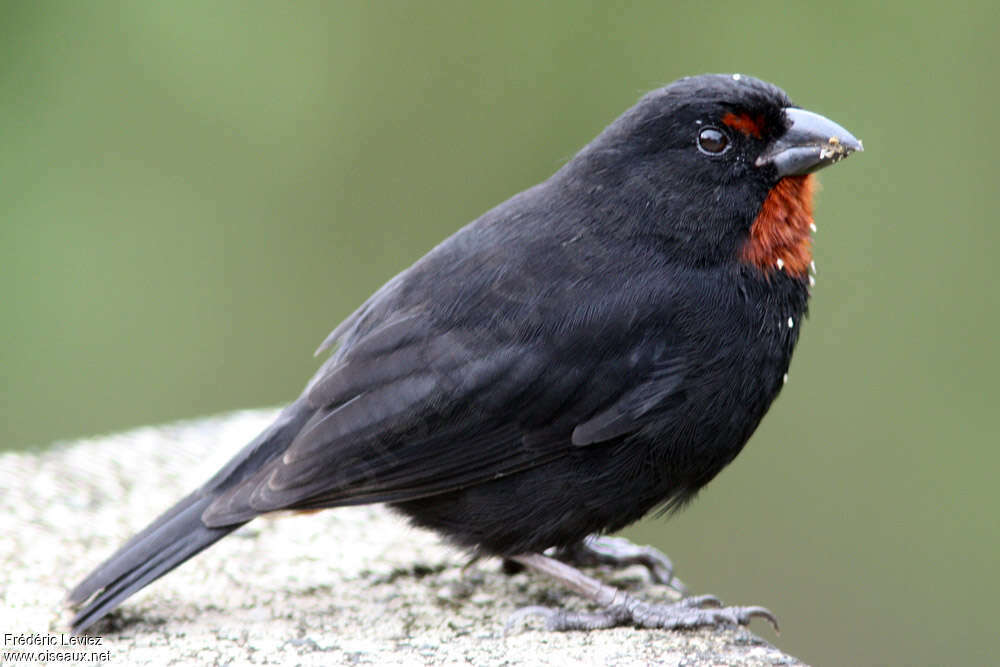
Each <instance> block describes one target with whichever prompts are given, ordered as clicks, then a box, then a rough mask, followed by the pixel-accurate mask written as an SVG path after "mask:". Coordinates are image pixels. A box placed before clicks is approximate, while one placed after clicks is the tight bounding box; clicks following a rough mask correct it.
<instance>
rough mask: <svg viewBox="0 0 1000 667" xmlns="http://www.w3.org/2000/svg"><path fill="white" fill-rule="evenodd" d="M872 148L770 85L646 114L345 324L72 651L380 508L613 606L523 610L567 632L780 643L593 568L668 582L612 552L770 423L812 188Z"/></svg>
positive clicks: (122, 558) (636, 557)
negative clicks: (632, 588) (138, 614)
mask: <svg viewBox="0 0 1000 667" xmlns="http://www.w3.org/2000/svg"><path fill="white" fill-rule="evenodd" d="M862 150H863V146H862V143H861V142H860V141H859V140H858V139H856V138H855V137H854V136H853V135H852V134H851V133H850V132H848V131H847V130H845V129H844V128H843V127H841V126H840V125H838V124H837V123H835V122H834V121H832V120H830V119H828V118H826V117H824V116H822V115H819V114H817V113H814V112H811V111H808V110H806V109H803V108H802V107H800V106H798V105H796V104H794V103H793V102H792V101H791V99H790V98H789V97H788V95H787V94H786V93H785V92H784V91H783V90H781V89H780V88H778V87H777V86H775V85H773V84H770V83H767V82H765V81H763V80H760V79H757V78H755V77H752V76H747V75H740V74H705V75H698V76H690V77H685V78H681V79H678V80H676V81H674V82H673V83H671V84H669V85H666V86H664V87H661V88H658V89H656V90H653V91H651V92H649V93H647V94H645V95H644V96H642V97H641V99H639V101H638V102H637V103H636V104H635V105H634V106H633V107H631V108H630V109H628V110H627V111H625V112H624V113H623V114H622V115H621V116H620V117H618V118H617V119H616V120H614V121H613V122H612V123H611V124H610V125H608V126H607V127H606V128H605V129H604V130H603V131H602V132H601V133H600V134H599V135H598V136H597V137H596V138H595V139H593V140H592V141H590V143H588V144H586V145H585V146H584V147H583V148H582V149H581V150H580V151H579V152H578V153H577V154H576V155H575V156H573V157H572V158H571V159H570V160H569V161H568V162H566V163H565V164H564V165H563V166H562V167H561V168H559V169H558V170H557V171H556V172H555V173H554V174H553V175H552V176H550V177H549V178H548V179H546V180H545V181H543V182H541V183H539V184H537V185H535V186H533V187H530V188H528V189H527V190H524V191H523V192H520V193H519V194H516V195H514V196H513V197H511V198H510V199H508V200H506V201H505V202H503V203H501V204H499V205H498V206H496V207H495V208H493V209H491V210H489V211H487V212H486V213H484V214H483V215H482V216H481V217H479V218H478V219H476V220H474V221H473V222H471V223H469V224H467V225H466V226H464V227H462V228H461V229H459V230H458V231H457V232H455V233H454V234H453V235H451V236H450V237H448V238H447V239H445V240H444V241H443V242H441V243H440V244H439V245H437V246H436V247H434V248H433V249H432V250H431V251H430V252H428V253H427V254H426V255H425V256H423V257H422V258H421V259H419V260H418V261H417V262H416V263H414V264H413V265H412V266H410V267H409V268H407V269H405V270H404V271H402V272H401V273H399V274H398V275H396V276H395V277H394V278H392V279H390V280H389V281H388V282H387V283H385V285H384V286H383V287H381V288H380V289H379V290H377V291H376V292H375V293H374V294H373V295H372V296H371V297H370V298H368V300H366V301H365V302H364V303H363V304H362V305H361V306H360V307H359V308H358V309H357V310H356V311H354V313H353V314H351V315H350V316H349V317H347V319H345V320H344V321H343V322H342V323H341V324H339V326H337V327H336V328H334V330H333V331H332V333H330V335H329V336H328V337H327V338H326V339H325V341H323V343H322V345H321V346H320V347H319V349H318V350H317V352H316V354H317V355H319V354H322V353H327V354H328V357H327V359H326V360H325V361H324V362H323V363H322V364H321V365H320V367H319V369H318V371H317V372H316V373H315V375H314V376H313V377H312V379H311V380H309V382H308V383H307V384H306V386H305V389H304V391H303V392H302V394H301V395H300V396H299V397H298V398H297V399H295V400H294V401H293V402H291V403H290V404H289V405H288V406H287V407H285V408H284V409H283V410H282V411H281V412H280V414H279V415H278V416H277V418H276V420H275V421H274V422H273V423H272V424H271V425H270V426H268V427H267V428H266V429H265V430H264V431H263V432H261V433H260V434H259V435H258V436H257V437H256V438H254V439H253V440H252V441H251V442H250V443H249V444H247V445H246V446H245V447H244V448H243V449H242V450H240V451H239V452H238V453H237V454H236V455H235V456H234V457H233V458H232V460H230V461H229V462H228V463H227V464H226V465H225V466H224V467H223V468H222V469H221V470H219V471H218V472H217V473H216V474H215V475H214V476H212V477H211V478H210V479H209V480H208V481H207V482H205V483H204V484H203V485H202V486H201V487H200V488H198V489H196V490H195V491H193V492H192V493H191V494H190V495H188V496H186V497H184V498H183V499H181V500H180V501H178V502H177V503H176V504H175V505H174V506H173V507H172V508H170V509H169V510H167V511H166V512H165V513H164V514H163V515H161V516H160V517H159V518H157V519H155V520H154V521H153V522H152V523H151V524H150V525H149V526H148V527H146V528H145V529H144V530H142V531H141V532H139V533H138V534H136V535H135V536H134V537H132V538H131V539H130V540H129V541H128V542H126V543H125V544H124V545H123V546H122V547H121V548H120V549H118V550H117V551H116V552H115V553H114V554H112V555H111V556H110V557H109V558H107V560H105V561H104V562H103V563H102V564H101V565H99V566H98V567H97V568H96V569H95V570H94V571H93V572H92V573H90V574H89V575H88V576H87V577H86V578H84V579H83V580H82V581H81V582H80V583H79V584H78V585H77V586H76V587H75V588H73V589H72V590H71V591H70V592H69V594H68V596H67V600H68V603H69V604H70V605H71V606H73V607H75V608H76V611H75V616H74V617H73V619H72V621H71V629H72V631H73V632H76V633H80V632H83V631H85V630H86V629H87V628H88V627H90V626H91V625H92V624H94V623H95V622H96V621H98V620H99V619H101V618H102V617H104V616H105V615H107V614H108V613H109V612H111V611H112V610H113V609H115V608H116V607H118V606H119V605H120V604H121V603H122V602H123V601H125V600H126V598H128V597H129V596H131V595H132V594H134V593H135V592H136V591H138V590H140V589H142V588H144V587H145V586H147V585H148V584H150V583H151V582H153V581H154V580H156V579H159V578H160V577H162V576H163V575H165V574H167V573H168V572H170V571H171V570H173V569H174V568H175V567H177V566H178V565H180V564H181V563H183V562H185V561H186V560H187V559H189V558H191V557H192V556H194V555H196V554H198V553H199V552H201V551H202V550H204V549H206V548H207V547H209V546H210V545H212V544H213V543H215V542H216V541H218V540H220V539H222V538H223V537H225V536H226V535H228V534H230V533H232V532H233V531H234V530H236V529H237V528H239V527H240V526H242V525H244V524H246V523H247V522H249V521H251V520H253V519H254V518H255V517H258V516H260V515H262V514H268V513H272V512H278V511H282V510H302V511H311V510H318V509H326V508H336V507H340V506H346V505H357V504H366V503H383V504H387V505H388V506H389V507H391V508H392V509H393V510H395V511H397V512H399V513H402V514H403V515H404V516H406V517H407V518H408V519H409V520H410V521H411V523H412V524H413V525H416V526H418V527H421V528H425V529H429V530H432V531H435V532H436V533H438V534H439V535H440V536H442V537H443V539H444V540H445V541H446V542H448V543H450V544H452V545H455V546H457V547H459V548H461V549H463V550H466V551H467V552H468V553H470V554H471V555H472V556H473V557H474V558H478V557H483V556H487V557H500V558H503V559H506V560H507V562H509V563H511V564H516V565H517V566H520V567H522V568H523V567H527V568H530V569H532V570H535V571H538V572H542V573H545V574H547V575H549V576H551V577H553V578H555V580H556V581H557V582H560V583H562V584H563V585H565V586H567V587H569V588H570V589H572V590H574V591H576V592H578V593H580V594H582V595H584V596H585V597H587V598H589V599H590V600H591V601H592V602H594V603H596V605H595V606H597V607H598V609H597V610H596V611H588V612H571V611H567V610H564V609H559V608H545V607H525V608H524V609H523V610H522V611H523V612H524V613H525V614H529V615H530V614H537V615H540V616H542V617H543V618H544V622H545V627H547V628H549V629H551V630H593V629H598V628H606V627H614V626H621V625H632V626H636V627H646V628H665V629H678V628H689V627H696V626H701V625H717V624H721V623H740V624H747V623H749V622H750V619H752V618H754V617H762V618H765V619H767V620H769V621H771V622H772V623H775V624H776V620H775V619H774V616H773V614H772V613H771V612H770V611H769V610H767V609H766V608H764V607H760V606H748V607H724V606H722V605H721V602H720V601H719V600H718V598H716V597H714V596H711V595H703V596H691V597H686V598H682V599H681V600H680V601H679V602H675V603H671V604H650V603H646V602H643V601H642V600H641V599H639V598H638V597H636V596H633V595H631V594H627V593H626V592H624V591H621V590H619V589H616V588H614V587H613V586H610V585H609V584H605V583H603V582H601V581H600V580H598V579H596V578H593V577H591V576H590V575H588V574H585V573H584V572H582V571H581V570H580V569H579V565H580V564H581V563H584V564H585V563H586V562H588V559H589V562H594V559H597V560H602V559H603V560H604V561H616V562H618V561H620V562H642V563H643V564H645V565H647V566H648V567H649V568H650V570H651V572H652V571H657V572H661V573H664V572H665V575H664V576H663V577H662V578H663V579H665V580H670V578H671V576H672V570H671V568H670V566H669V560H667V559H666V557H665V556H664V555H662V554H659V552H657V551H655V550H650V549H645V550H644V549H642V548H639V547H635V546H634V545H630V544H629V543H626V542H624V541H622V540H621V538H612V537H608V534H609V533H614V532H615V531H618V530H620V529H622V528H624V527H625V526H627V525H629V524H630V523H632V522H634V521H636V520H638V519H639V518H640V517H642V516H644V515H646V514H647V513H649V512H650V511H651V510H653V509H656V508H660V509H662V510H664V511H676V510H678V509H680V508H681V507H683V506H684V505H685V504H686V503H688V502H689V501H690V500H691V499H692V498H693V497H694V496H695V495H696V493H697V492H698V491H699V490H700V489H701V488H702V487H704V486H705V485H706V484H708V483H709V482H710V481H711V480H712V479H713V478H714V477H715V476H716V475H717V474H718V473H719V472H720V471H721V470H722V469H723V468H724V467H725V466H727V465H728V464H729V463H730V462H731V461H732V460H733V459H734V458H735V457H736V455H737V454H738V453H739V452H740V451H741V449H742V448H743V447H744V445H745V444H746V442H747V441H748V439H749V438H750V436H751V434H752V433H753V432H754V430H755V429H756V427H757V425H758V424H759V423H760V421H761V419H762V418H763V416H764V414H765V413H766V412H767V410H768V408H769V407H770V405H771V403H772V401H774V399H775V397H776V396H777V395H778V393H779V392H780V391H781V389H782V386H783V384H784V380H785V379H786V378H787V372H788V368H789V364H790V361H791V356H792V352H793V349H794V348H795V345H796V343H797V341H798V339H799V334H800V331H801V328H802V324H803V320H804V318H805V317H806V315H807V311H808V300H809V296H810V287H811V278H812V276H811V269H810V266H811V263H812V244H813V238H812V230H813V229H814V225H813V194H814V191H815V188H816V182H815V176H814V173H813V172H815V171H817V170H819V169H821V168H823V167H826V166H829V165H832V164H834V163H836V162H839V161H840V160H841V159H843V158H845V157H847V156H848V155H850V154H852V153H855V152H858V151H862ZM517 613H518V614H520V613H521V612H517Z"/></svg>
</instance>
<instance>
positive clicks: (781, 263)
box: [778, 257, 785, 269]
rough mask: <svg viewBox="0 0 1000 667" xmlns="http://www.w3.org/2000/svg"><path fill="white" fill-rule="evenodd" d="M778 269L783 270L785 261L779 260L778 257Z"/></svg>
mask: <svg viewBox="0 0 1000 667" xmlns="http://www.w3.org/2000/svg"><path fill="white" fill-rule="evenodd" d="M778 268H779V269H783V268H785V260H783V259H781V258H780V257H779V258H778Z"/></svg>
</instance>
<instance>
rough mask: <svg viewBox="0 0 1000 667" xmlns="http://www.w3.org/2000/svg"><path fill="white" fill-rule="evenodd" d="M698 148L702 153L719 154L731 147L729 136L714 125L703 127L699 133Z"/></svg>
mask: <svg viewBox="0 0 1000 667" xmlns="http://www.w3.org/2000/svg"><path fill="white" fill-rule="evenodd" d="M698 148H699V149H700V150H701V152H702V153H707V154H708V155H718V154H720V153H723V152H725V150H726V149H727V148H729V137H727V136H726V135H725V134H724V133H723V132H722V130H717V129H715V128H714V127H705V128H702V130H701V132H699V133H698Z"/></svg>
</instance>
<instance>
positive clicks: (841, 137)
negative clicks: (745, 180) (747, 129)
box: [756, 108, 865, 177]
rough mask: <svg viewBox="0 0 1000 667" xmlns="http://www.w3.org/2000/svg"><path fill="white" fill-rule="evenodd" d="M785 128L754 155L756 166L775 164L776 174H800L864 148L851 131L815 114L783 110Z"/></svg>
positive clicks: (837, 160) (802, 110)
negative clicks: (786, 127)
mask: <svg viewBox="0 0 1000 667" xmlns="http://www.w3.org/2000/svg"><path fill="white" fill-rule="evenodd" d="M785 116H786V117H787V118H788V120H789V121H791V125H790V126H789V128H788V130H787V131H786V132H785V134H783V135H782V136H781V137H779V138H778V139H777V140H775V142H774V143H773V144H772V145H771V146H770V148H768V149H767V150H766V151H764V154H763V155H761V156H760V157H759V158H757V162H756V164H757V166H758V167H762V166H764V165H767V164H771V165H774V168H775V169H777V171H778V176H781V177H784V176H799V175H802V174H809V173H811V172H814V171H816V170H817V169H822V168H823V167H826V166H827V165H831V164H833V163H834V162H839V161H840V160H843V159H844V158H845V157H847V156H848V155H850V154H851V153H854V152H856V151H863V150H864V149H865V148H864V146H862V145H861V141H859V140H858V139H856V138H855V137H854V135H853V134H851V133H850V132H848V131H847V130H845V129H844V128H842V127H841V126H839V125H837V124H836V123H834V122H833V121H832V120H830V119H829V118H826V117H825V116H820V115H819V114H818V113H813V112H812V111H806V110H805V109H793V108H788V109H785Z"/></svg>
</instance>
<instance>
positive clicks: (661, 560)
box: [546, 535, 687, 595]
mask: <svg viewBox="0 0 1000 667" xmlns="http://www.w3.org/2000/svg"><path fill="white" fill-rule="evenodd" d="M546 553H548V552H546ZM550 555H551V556H552V557H553V558H556V559H558V560H561V561H562V562H564V563H569V564H571V565H575V566H577V567H589V566H594V565H610V566H612V567H627V566H629V565H642V566H643V567H645V568H646V571H647V572H649V576H650V578H652V580H653V581H654V582H655V583H657V584H663V585H665V586H669V587H670V588H672V589H674V590H675V591H677V592H678V593H680V594H681V595H687V586H685V585H684V582H682V581H681V580H680V579H678V578H677V577H675V576H674V564H673V563H672V562H671V561H670V559H669V558H667V555H666V554H665V553H663V552H662V551H660V550H659V549H655V548H653V547H650V546H645V545H641V546H640V545H638V544H633V543H632V542H630V541H629V540H627V539H625V538H624V537H610V536H607V535H589V536H587V537H586V538H584V539H583V540H582V541H580V542H577V543H576V544H574V545H571V546H568V547H562V548H560V549H555V550H553V551H552V553H551V554H550Z"/></svg>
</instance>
